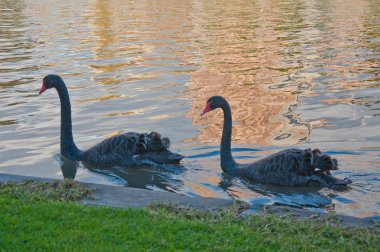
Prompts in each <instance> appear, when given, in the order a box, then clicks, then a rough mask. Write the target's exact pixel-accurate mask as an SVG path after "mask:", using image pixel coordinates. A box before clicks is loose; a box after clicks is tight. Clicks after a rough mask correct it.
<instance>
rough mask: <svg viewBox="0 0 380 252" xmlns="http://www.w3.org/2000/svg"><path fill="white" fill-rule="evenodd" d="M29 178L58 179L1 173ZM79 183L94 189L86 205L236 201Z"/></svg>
mask: <svg viewBox="0 0 380 252" xmlns="http://www.w3.org/2000/svg"><path fill="white" fill-rule="evenodd" d="M27 180H38V181H42V182H53V181H57V179H49V178H40V177H31V176H20V175H11V174H3V173H0V183H5V182H22V181H27ZM79 183H80V184H82V185H85V186H88V187H90V188H92V189H94V191H93V193H92V195H91V199H83V200H81V201H80V202H81V203H83V204H86V205H104V206H110V207H118V208H145V207H147V206H149V205H151V204H154V203H165V204H178V205H184V206H188V207H193V208H197V209H201V210H214V209H221V208H224V207H228V206H230V205H232V204H233V202H234V201H233V200H229V199H217V198H203V197H190V196H186V195H181V194H177V193H171V192H158V191H153V190H147V189H139V188H132V187H121V186H110V185H101V184H93V183H84V182H79Z"/></svg>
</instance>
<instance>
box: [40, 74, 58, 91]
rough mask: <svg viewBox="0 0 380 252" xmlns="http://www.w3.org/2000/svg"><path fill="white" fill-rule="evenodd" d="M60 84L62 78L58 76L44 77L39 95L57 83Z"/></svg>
mask: <svg viewBox="0 0 380 252" xmlns="http://www.w3.org/2000/svg"><path fill="white" fill-rule="evenodd" d="M61 82H62V78H61V77H60V76H59V75H56V74H49V75H46V76H45V77H44V79H43V80H42V86H41V89H40V92H39V94H42V93H43V92H45V90H46V89H49V88H52V87H56V86H57V84H58V83H61Z"/></svg>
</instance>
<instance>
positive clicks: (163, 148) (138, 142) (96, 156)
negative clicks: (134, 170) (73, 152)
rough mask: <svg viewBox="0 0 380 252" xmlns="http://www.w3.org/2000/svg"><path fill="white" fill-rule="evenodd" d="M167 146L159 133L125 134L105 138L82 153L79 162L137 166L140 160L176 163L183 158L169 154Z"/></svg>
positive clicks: (168, 144) (168, 143)
mask: <svg viewBox="0 0 380 252" xmlns="http://www.w3.org/2000/svg"><path fill="white" fill-rule="evenodd" d="M169 146H170V141H169V139H168V138H161V135H160V134H159V133H156V132H151V133H149V134H148V133H137V132H127V133H124V134H120V135H116V136H112V137H110V138H107V139H105V140H103V141H101V142H100V143H98V144H97V145H95V146H93V147H92V148H90V149H88V150H87V151H84V152H83V153H82V155H81V160H82V161H85V162H87V163H90V164H93V165H99V166H113V165H120V166H132V165H139V163H140V162H139V161H140V160H141V159H142V158H146V159H149V160H152V161H154V162H157V163H178V162H179V160H181V159H182V158H183V156H181V155H178V154H175V153H172V152H170V151H169V150H168V148H169ZM136 157H139V158H138V159H136Z"/></svg>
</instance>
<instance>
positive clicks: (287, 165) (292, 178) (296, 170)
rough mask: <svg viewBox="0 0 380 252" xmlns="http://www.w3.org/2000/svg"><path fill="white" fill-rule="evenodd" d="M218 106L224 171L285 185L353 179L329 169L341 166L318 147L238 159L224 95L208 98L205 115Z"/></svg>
mask: <svg viewBox="0 0 380 252" xmlns="http://www.w3.org/2000/svg"><path fill="white" fill-rule="evenodd" d="M216 108H221V109H222V110H223V113H224V124H223V133H222V142H221V145H220V162H221V167H222V170H223V171H224V172H226V173H228V174H231V175H235V176H241V177H245V178H248V179H250V180H253V181H257V182H262V183H268V184H275V185H284V186H302V185H311V184H313V185H314V184H317V185H321V186H334V185H335V186H336V185H347V184H349V183H351V181H350V180H348V179H343V180H342V179H338V178H335V177H333V176H331V174H330V171H331V170H337V169H338V162H337V160H336V159H334V158H331V157H330V156H328V155H322V153H321V151H320V150H319V149H314V150H311V149H305V150H300V149H287V150H283V151H280V152H277V153H274V154H272V155H270V156H268V157H266V158H263V159H260V160H258V161H256V162H253V163H250V164H238V163H236V162H235V160H234V159H233V157H232V154H231V132H232V115H231V109H230V106H229V104H228V102H227V101H226V100H225V99H224V98H223V97H220V96H213V97H211V98H209V99H208V101H207V104H206V107H205V109H204V111H203V113H202V115H203V114H205V113H207V112H209V111H211V110H214V109H216Z"/></svg>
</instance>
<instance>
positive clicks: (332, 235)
mask: <svg viewBox="0 0 380 252" xmlns="http://www.w3.org/2000/svg"><path fill="white" fill-rule="evenodd" d="M52 191H55V192H54V193H52ZM89 192H90V191H89V190H87V189H86V188H84V187H80V186H77V184H75V183H72V182H64V183H56V184H55V185H54V186H52V184H46V183H37V182H28V183H25V184H22V185H14V184H11V185H0V251H38V250H44V251H45V250H48V251H183V250H186V251H377V249H378V248H379V247H380V238H379V234H378V233H374V231H371V230H370V229H360V230H359V229H352V228H351V229H343V228H338V227H330V226H327V225H324V224H320V223H317V222H311V223H305V222H294V221H292V220H290V219H280V218H277V217H272V216H266V217H250V218H238V217H236V213H237V212H239V209H238V207H236V206H234V207H232V208H230V209H226V210H223V211H216V212H200V211H197V210H194V209H188V208H184V207H176V206H163V205H155V206H152V207H151V208H149V209H146V210H135V209H114V208H108V207H88V206H84V205H81V204H79V203H76V202H75V200H76V199H78V198H80V197H83V196H84V195H88V194H89ZM63 195H66V196H63ZM67 195H71V196H70V197H67ZM72 195H75V196H72ZM73 200H74V201H73Z"/></svg>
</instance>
